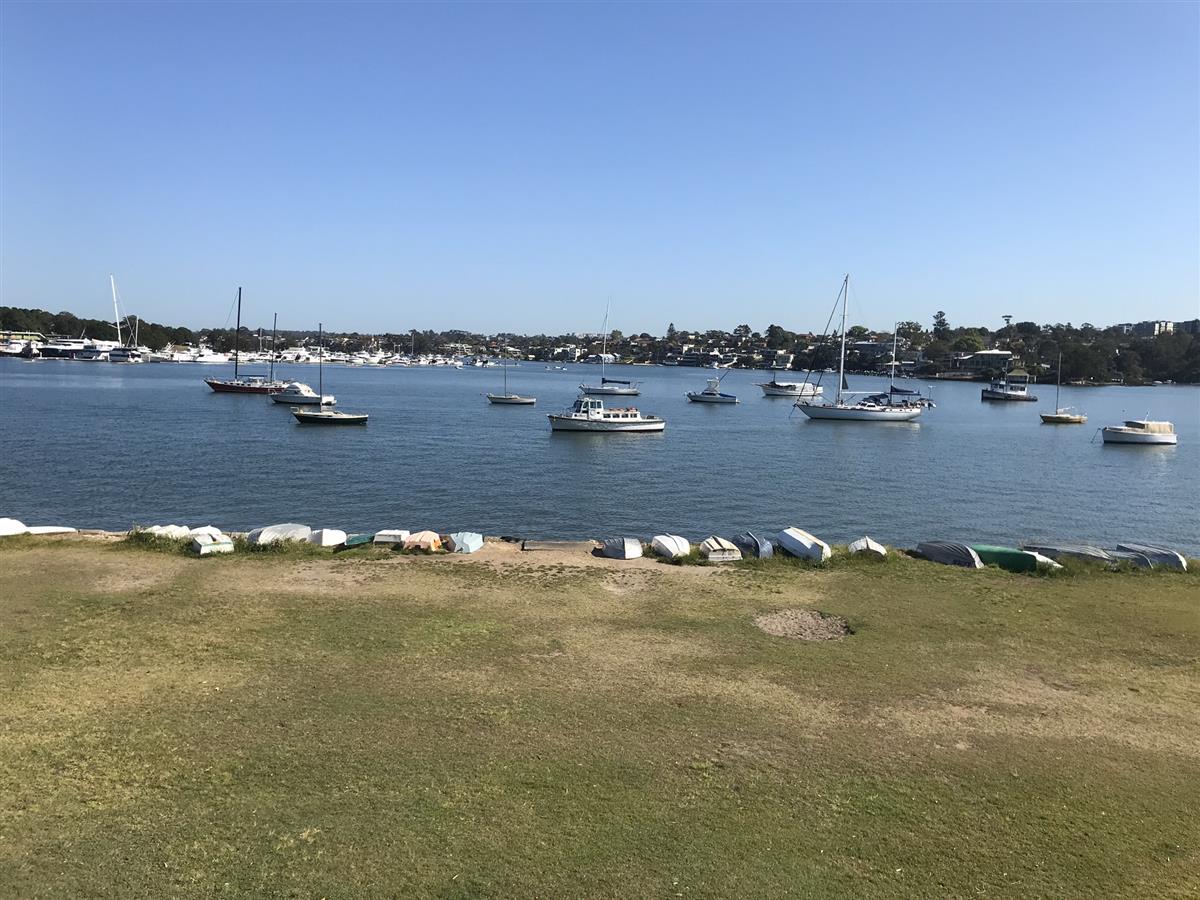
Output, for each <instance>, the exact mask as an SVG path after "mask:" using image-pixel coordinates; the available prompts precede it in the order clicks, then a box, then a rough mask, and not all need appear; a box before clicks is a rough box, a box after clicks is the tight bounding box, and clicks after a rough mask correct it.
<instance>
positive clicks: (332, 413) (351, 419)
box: [292, 322, 367, 425]
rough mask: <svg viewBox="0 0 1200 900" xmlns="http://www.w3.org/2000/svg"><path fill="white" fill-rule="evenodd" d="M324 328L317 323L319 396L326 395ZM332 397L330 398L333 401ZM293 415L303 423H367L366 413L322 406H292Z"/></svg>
mask: <svg viewBox="0 0 1200 900" xmlns="http://www.w3.org/2000/svg"><path fill="white" fill-rule="evenodd" d="M322 333H323V329H322V326H321V323H319V322H318V323H317V352H318V354H319V355H318V357H317V396H318V397H321V398H324V397H325V396H326V395H325V352H324V348H323V347H322V346H321V337H322ZM332 399H333V398H332V397H331V398H330V400H331V401H332ZM292 415H293V416H295V417H296V421H297V422H299V423H300V424H301V425H366V424H367V414H366V413H348V412H338V411H336V410H332V409H326V408H325V407H324V406H321V407H320V408H319V409H300V407H298V406H293V407H292Z"/></svg>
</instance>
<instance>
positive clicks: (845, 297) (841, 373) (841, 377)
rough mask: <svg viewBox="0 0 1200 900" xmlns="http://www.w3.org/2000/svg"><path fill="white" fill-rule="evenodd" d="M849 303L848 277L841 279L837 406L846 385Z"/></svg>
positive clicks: (840, 403) (840, 401) (839, 404)
mask: <svg viewBox="0 0 1200 900" xmlns="http://www.w3.org/2000/svg"><path fill="white" fill-rule="evenodd" d="M849 302H850V275H849V274H847V275H846V277H845V278H843V279H842V355H841V359H840V360H839V361H838V389H837V400H836V401H835V402H836V403H837V405H838V406H841V405H842V385H843V384H845V383H846V304H848V303H849Z"/></svg>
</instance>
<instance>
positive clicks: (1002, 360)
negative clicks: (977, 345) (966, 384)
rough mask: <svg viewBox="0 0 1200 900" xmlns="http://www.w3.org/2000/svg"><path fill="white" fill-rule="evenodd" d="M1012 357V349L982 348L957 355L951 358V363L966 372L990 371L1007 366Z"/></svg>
mask: <svg viewBox="0 0 1200 900" xmlns="http://www.w3.org/2000/svg"><path fill="white" fill-rule="evenodd" d="M1011 359H1012V351H1010V350H980V351H979V352H978V353H968V354H965V355H963V356H956V357H954V358H953V359H952V360H951V364H952V365H953V367H954V368H956V369H961V370H962V371H964V372H988V371H991V370H1003V369H1005V368H1007V366H1008V363H1009V360H1011Z"/></svg>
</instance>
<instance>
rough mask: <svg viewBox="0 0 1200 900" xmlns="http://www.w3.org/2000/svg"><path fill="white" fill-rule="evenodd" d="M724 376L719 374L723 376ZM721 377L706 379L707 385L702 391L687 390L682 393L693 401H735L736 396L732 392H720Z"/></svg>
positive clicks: (736, 400) (736, 399)
mask: <svg viewBox="0 0 1200 900" xmlns="http://www.w3.org/2000/svg"><path fill="white" fill-rule="evenodd" d="M724 377H725V376H723V375H722V376H721V378H724ZM721 378H710V379H708V387H706V388H705V389H704V390H702V391H688V392H687V393H686V394H684V396H685V397H687V398H688V399H689V400H691V401H692V402H693V403H737V402H738V398H737V396H736V395H734V394H722V393H721Z"/></svg>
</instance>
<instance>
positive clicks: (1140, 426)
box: [1125, 419, 1175, 434]
mask: <svg viewBox="0 0 1200 900" xmlns="http://www.w3.org/2000/svg"><path fill="white" fill-rule="evenodd" d="M1125 427H1126V428H1130V429H1134V430H1136V431H1142V432H1145V433H1146V434H1174V433H1175V426H1174V425H1172V424H1171V423H1170V422H1151V421H1149V420H1147V419H1126V420H1125Z"/></svg>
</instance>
